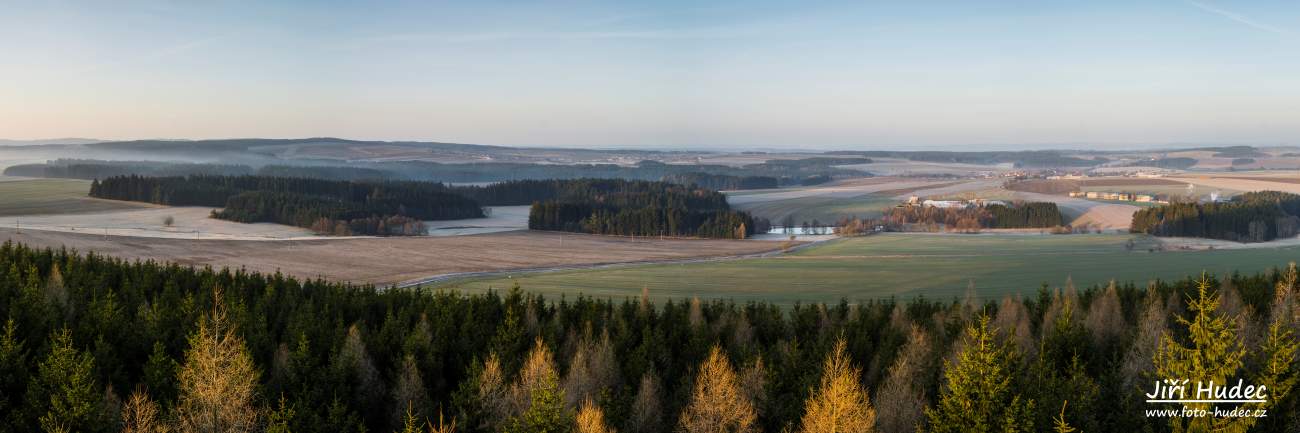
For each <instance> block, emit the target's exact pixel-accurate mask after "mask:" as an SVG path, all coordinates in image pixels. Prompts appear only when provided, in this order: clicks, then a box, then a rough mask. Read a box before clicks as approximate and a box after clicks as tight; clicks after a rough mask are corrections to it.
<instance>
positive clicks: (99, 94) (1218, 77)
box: [0, 0, 1300, 148]
mask: <svg viewBox="0 0 1300 433" xmlns="http://www.w3.org/2000/svg"><path fill="white" fill-rule="evenodd" d="M65 136H85V137H96V138H109V139H123V138H217V137H254V136H256V137H303V136H341V137H349V138H359V139H419V140H438V141H456V142H468V143H485V144H506V145H558V146H597V147H614V146H637V147H654V146H672V147H680V146H709V147H737V148H744V147H806V148H865V147H875V148H879V147H917V146H950V147H959V146H963V145H971V144H976V145H979V144H1001V145H1015V144H1032V145H1041V144H1053V143H1054V144H1058V145H1059V144H1061V143H1069V144H1081V145H1090V144H1099V145H1108V146H1112V147H1113V146H1124V145H1136V144H1162V143H1248V144H1300V2H1295V1H1293V0H1288V1H1234V2H1227V1H1209V0H1204V1H1201V0H1198V1H1194V2H1193V1H1180V0H1171V1H1144V0H1135V1H996V2H994V1H983V2H981V1H950V2H949V1H945V2H938V1H932V2H927V1H900V2H872V1H847V2H753V1H727V2H695V1H683V2H546V3H541V2H488V1H474V2H386V3H375V2H366V3H363V2H341V1H302V2H287V1H278V2H277V1H260V2H259V1H250V2H219V1H210V2H200V1H162V0H157V1H112V2H110V1H95V2H79V1H50V0H46V1H30V2H28V1H10V0H0V137H3V138H20V139H21V138H40V137H65Z"/></svg>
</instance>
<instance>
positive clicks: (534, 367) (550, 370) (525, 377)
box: [509, 337, 559, 416]
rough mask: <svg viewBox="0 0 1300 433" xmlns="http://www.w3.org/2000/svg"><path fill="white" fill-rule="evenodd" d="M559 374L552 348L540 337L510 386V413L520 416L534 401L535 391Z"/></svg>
mask: <svg viewBox="0 0 1300 433" xmlns="http://www.w3.org/2000/svg"><path fill="white" fill-rule="evenodd" d="M558 376H559V375H558V374H557V373H556V370H555V359H554V357H553V356H552V355H551V350H550V349H548V348H546V344H545V343H543V342H542V339H541V338H540V337H538V338H537V340H536V342H535V343H534V344H533V349H532V350H530V351H529V352H528V357H527V358H526V359H525V360H524V365H523V366H521V367H520V368H519V377H518V379H517V380H516V381H515V383H514V384H513V385H511V386H510V391H509V400H510V411H509V413H510V415H511V416H518V415H519V414H521V413H523V412H524V411H525V410H527V409H528V405H529V404H530V403H531V402H532V394H533V392H534V391H536V390H538V389H540V388H541V387H543V386H545V385H546V383H547V381H548V380H554V378H556V377H558Z"/></svg>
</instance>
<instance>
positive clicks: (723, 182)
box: [663, 172, 781, 191]
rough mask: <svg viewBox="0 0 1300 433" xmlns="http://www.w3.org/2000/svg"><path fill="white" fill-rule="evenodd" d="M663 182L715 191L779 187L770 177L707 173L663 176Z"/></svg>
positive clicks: (778, 180)
mask: <svg viewBox="0 0 1300 433" xmlns="http://www.w3.org/2000/svg"><path fill="white" fill-rule="evenodd" d="M663 180H664V181H665V182H672V183H679V184H682V185H698V186H700V187H703V188H708V189H712V190H717V191H730V190H742V189H770V188H778V187H780V186H781V181H780V179H777V178H775V177H771V176H743V177H742V176H731V175H725V174H709V173H701V172H694V173H681V174H672V175H668V176H664V179H663Z"/></svg>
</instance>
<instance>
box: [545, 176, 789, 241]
mask: <svg viewBox="0 0 1300 433" xmlns="http://www.w3.org/2000/svg"><path fill="white" fill-rule="evenodd" d="M557 184H559V185H562V186H563V188H564V189H563V190H562V191H560V193H559V194H557V195H556V196H555V198H554V199H551V200H545V201H539V202H535V203H533V205H532V209H531V210H530V211H529V214H528V228H530V229H534V230H560V231H570V232H581V233H594V234H610V235H623V236H698V237H710V238H745V237H747V236H748V235H751V234H754V233H756V232H760V231H766V227H759V226H760V225H763V226H766V225H767V224H766V223H765V222H762V221H755V220H754V218H753V217H751V216H750V215H749V214H748V213H745V212H739V211H734V210H731V207H730V206H729V205H728V204H727V197H726V196H725V195H723V194H721V193H719V192H717V191H713V190H709V189H704V188H699V187H695V186H686V185H678V184H672V183H666V182H645V181H625V180H617V179H584V180H578V181H568V182H557Z"/></svg>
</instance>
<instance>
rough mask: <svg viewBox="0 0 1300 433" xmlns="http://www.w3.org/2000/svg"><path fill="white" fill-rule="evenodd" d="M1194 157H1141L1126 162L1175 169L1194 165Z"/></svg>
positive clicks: (1130, 164) (1137, 165) (1139, 165)
mask: <svg viewBox="0 0 1300 433" xmlns="http://www.w3.org/2000/svg"><path fill="white" fill-rule="evenodd" d="M1196 163H1197V160H1196V158H1186V157H1176V158H1151V159H1142V160H1138V161H1133V162H1130V163H1128V164H1127V165H1128V166H1131V167H1159V168H1170V169H1177V170H1186V169H1189V168H1192V166H1194V165H1196Z"/></svg>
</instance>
